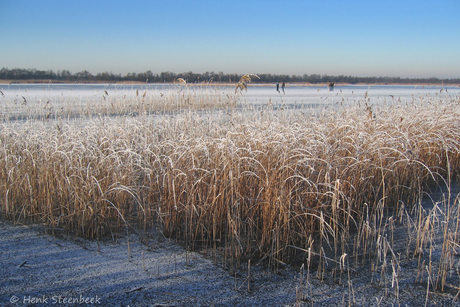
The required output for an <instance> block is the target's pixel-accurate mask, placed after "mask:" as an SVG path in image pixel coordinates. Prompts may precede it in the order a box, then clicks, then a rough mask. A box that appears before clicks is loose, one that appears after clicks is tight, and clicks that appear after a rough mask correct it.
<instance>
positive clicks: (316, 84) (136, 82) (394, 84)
mask: <svg viewBox="0 0 460 307" xmlns="http://www.w3.org/2000/svg"><path fill="white" fill-rule="evenodd" d="M0 84H43V85H46V84H136V85H138V84H174V83H171V82H163V83H156V82H152V83H146V82H139V81H116V82H107V81H90V82H84V81H83V82H82V81H69V80H37V79H26V80H4V79H3V80H2V79H0ZM176 84H178V83H176ZM236 84H237V83H236V82H234V83H228V82H226V83H221V82H200V83H187V84H186V85H188V86H216V87H217V86H235V85H236ZM275 84H276V82H264V83H251V84H248V86H273V85H275ZM178 85H179V84H178ZM286 85H287V86H289V85H294V86H312V87H314V86H320V87H327V86H328V83H305V82H286ZM334 85H335V86H352V85H389V86H396V85H400V86H404V85H408V86H415V85H417V86H443V85H445V86H458V87H460V84H458V83H444V84H439V83H335V84H334Z"/></svg>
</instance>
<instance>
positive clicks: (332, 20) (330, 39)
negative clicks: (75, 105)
mask: <svg viewBox="0 0 460 307" xmlns="http://www.w3.org/2000/svg"><path fill="white" fill-rule="evenodd" d="M459 14H460V0H431V1H427V0H385V1H384V0H382V1H380V0H379V1H371V0H366V1H364V0H344V1H340V0H329V1H319V0H314V1H310V0H303V1H289V0H285V1H282V0H278V1H267V0H264V1H251V0H245V1H240V0H232V1H227V0H212V1H182V0H175V1H174V0H173V1H169V0H168V1H166V0H165V1H153V0H152V1H136V0H130V1H127V0H124V1H120V0H118V1H117V0H113V1H102V0H72V1H71V0H29V1H28V0H0V68H1V67H7V68H10V69H11V68H36V69H40V70H46V69H52V70H54V71H57V70H62V69H67V70H70V71H71V72H72V73H76V72H79V71H82V70H85V69H86V70H88V71H90V72H91V73H97V72H103V71H111V72H113V73H121V74H126V73H128V72H145V71H147V70H151V71H152V72H153V73H160V72H162V71H171V72H176V73H180V72H186V71H193V72H196V73H203V72H206V71H214V72H216V73H217V72H219V71H223V72H225V73H274V74H289V75H291V74H301V75H302V74H305V73H306V74H329V75H341V74H343V75H354V76H401V77H432V76H434V77H438V78H458V77H460V34H459V29H460V15H459Z"/></svg>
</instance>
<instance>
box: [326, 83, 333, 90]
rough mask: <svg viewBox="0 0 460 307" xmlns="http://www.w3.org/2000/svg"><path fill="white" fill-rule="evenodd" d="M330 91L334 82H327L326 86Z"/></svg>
mask: <svg viewBox="0 0 460 307" xmlns="http://www.w3.org/2000/svg"><path fill="white" fill-rule="evenodd" d="M327 87H328V88H329V90H330V91H333V90H334V82H329V85H328V86H327Z"/></svg>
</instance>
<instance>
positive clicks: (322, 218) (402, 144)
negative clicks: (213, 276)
mask: <svg viewBox="0 0 460 307" xmlns="http://www.w3.org/2000/svg"><path fill="white" fill-rule="evenodd" d="M108 95H110V93H109V94H108ZM175 95H176V96H174V99H172V100H171V101H169V102H165V105H169V104H174V103H176V104H178V105H181V107H182V106H185V105H187V104H188V103H189V101H188V100H187V99H188V98H187V97H188V96H187V95H185V94H183V93H181V92H180V91H179V92H178V93H176V94H175ZM222 95H223V96H225V95H226V94H222ZM222 95H221V96H222ZM142 96H143V95H142V94H141V93H139V94H138V95H136V97H135V98H134V100H130V101H120V103H122V104H125V105H126V104H131V106H132V107H133V108H134V109H129V110H128V109H127V110H124V109H123V111H122V112H121V113H122V114H124V116H117V117H113V116H112V117H107V116H98V117H94V115H95V114H93V113H92V112H93V111H92V112H91V114H86V116H89V118H90V120H82V121H81V122H78V124H76V123H75V122H72V121H66V120H65V118H66V116H65V114H64V115H63V116H61V119H60V120H55V121H43V120H34V119H30V120H28V121H26V122H25V123H23V124H21V125H16V124H15V123H14V121H8V120H6V121H5V122H4V124H3V126H2V128H1V131H0V169H1V172H0V182H1V184H0V192H1V193H0V195H2V198H1V200H0V204H1V214H2V216H3V217H6V218H9V219H13V220H15V221H19V220H21V221H30V220H32V221H42V222H45V223H46V224H48V225H49V227H50V228H51V229H55V230H56V229H65V230H66V231H67V232H69V233H72V234H74V235H78V236H84V237H88V238H101V237H103V236H107V235H110V234H114V233H116V232H119V231H125V230H126V229H128V230H129V229H132V228H136V229H144V230H145V231H148V230H149V229H152V228H153V227H159V228H160V229H161V231H162V232H163V233H164V234H165V235H166V236H168V237H171V238H175V239H177V240H178V241H181V242H183V243H184V244H186V245H187V246H188V247H190V248H192V249H193V248H196V247H198V246H200V247H203V248H211V249H213V250H214V252H216V251H217V250H219V249H220V250H222V249H223V250H224V253H225V257H226V259H227V260H228V262H229V263H231V264H232V265H236V264H237V263H238V262H239V261H241V260H244V259H257V260H261V259H267V260H268V263H269V264H270V266H272V267H273V268H274V269H277V267H278V266H279V265H283V264H285V263H288V262H292V261H297V260H299V261H305V259H306V258H307V256H306V255H307V254H308V259H310V255H315V256H317V257H318V262H317V267H318V270H317V271H318V277H321V276H322V274H324V267H325V263H326V262H328V261H329V260H331V261H329V263H336V264H337V265H339V264H340V268H341V269H343V268H345V260H344V259H345V256H344V255H345V254H347V255H349V256H348V258H347V259H353V260H354V261H355V262H356V264H358V263H361V262H371V263H372V264H373V266H375V267H376V268H377V267H381V268H382V270H381V272H382V276H386V271H385V270H384V269H383V268H389V267H391V268H392V272H397V270H398V265H399V264H398V258H397V257H396V255H394V253H393V254H392V249H391V246H392V245H391V241H392V237H391V234H392V229H394V228H392V227H394V225H395V224H397V223H400V224H404V223H406V225H408V226H407V227H408V229H409V230H408V231H409V233H410V235H409V236H408V242H409V246H410V244H413V246H415V248H414V249H415V253H414V254H417V255H418V254H419V253H421V252H422V251H423V250H427V249H429V248H430V247H429V243H430V240H429V235H430V234H433V232H434V231H435V229H434V226H433V225H435V224H433V223H435V222H437V221H439V219H443V220H444V221H445V222H446V223H447V226H446V225H444V226H443V227H445V228H442V229H443V231H445V234H444V239H445V246H444V247H443V255H444V256H443V257H444V258H445V259H444V262H443V263H444V264H443V265H444V266H443V265H440V267H439V270H437V271H436V272H439V274H441V275H439V276H440V277H439V278H438V279H437V282H436V284H434V285H435V286H436V287H438V288H440V287H441V285H442V286H443V285H444V283H443V280H444V281H445V278H444V276H445V274H447V273H446V272H448V271H449V270H451V269H452V267H453V266H454V264H453V261H452V255H453V254H454V253H455V250H458V246H459V243H460V242H459V240H460V238H459V237H458V235H457V233H458V225H459V223H460V222H459V208H458V201H457V200H456V201H452V202H451V201H450V200H449V203H448V204H449V206H448V207H446V209H447V210H446V211H434V212H433V213H432V215H427V214H426V211H423V210H422V209H421V207H420V206H418V207H417V204H419V203H420V200H421V197H422V195H423V191H424V190H425V189H426V188H427V187H428V186H430V185H432V184H440V183H443V182H445V183H449V187H450V185H452V182H454V181H455V180H456V179H457V177H458V171H459V170H460V143H459V140H460V101H459V98H458V97H450V96H443V97H433V98H430V99H427V100H426V101H423V100H417V101H415V100H414V101H413V102H412V103H408V104H406V105H404V106H402V105H380V106H369V105H368V104H367V101H366V97H365V98H361V99H358V100H357V101H356V104H355V106H352V107H347V108H340V107H337V108H336V109H330V110H328V111H327V112H316V113H315V114H314V115H313V114H312V113H311V112H310V110H307V109H297V110H295V111H289V110H274V109H273V108H272V107H271V106H269V105H267V106H266V107H264V108H262V109H255V108H251V107H246V108H245V109H244V110H243V111H236V110H235V109H232V108H231V107H229V108H226V109H224V110H223V109H219V107H220V105H221V104H226V103H227V102H226V101H227V98H226V97H229V96H225V97H221V96H219V95H217V98H210V100H209V101H217V105H218V107H215V106H214V105H209V106H208V107H209V108H211V109H212V112H211V111H209V112H208V111H202V112H197V111H196V110H194V109H188V110H186V111H183V109H182V108H178V109H181V110H182V112H177V113H174V114H169V113H163V114H159V115H158V114H157V115H156V116H149V114H148V113H146V112H137V114H138V115H137V116H132V112H134V110H136V108H137V107H136V106H139V103H140V102H142V101H143V98H142ZM145 96H146V97H148V96H147V95H145ZM144 98H145V97H144ZM215 99H217V100H215ZM230 100H232V101H234V98H232V99H230ZM144 102H145V101H144ZM162 108H163V107H161V108H160V110H161V109H162ZM216 109H217V111H216ZM166 110H167V108H166V107H164V108H163V111H166ZM219 110H221V111H219ZM94 112H99V111H97V110H96V111H94ZM109 113H110V112H108V113H104V114H109ZM118 114H120V112H119V113H118ZM130 114H131V115H130ZM127 115H130V116H127ZM32 118H33V117H32ZM83 119H84V117H83ZM411 208H416V210H415V211H417V210H419V212H418V213H417V214H416V215H415V216H416V218H415V217H414V215H413V214H412V211H411ZM417 208H418V209H417ZM441 212H443V213H441ZM411 214H412V215H411ZM441 215H442V216H441ZM440 227H441V226H440ZM446 227H447V228H446ZM452 227H454V228H452ZM436 229H439V228H436ZM307 251H308V252H307ZM329 252H330V253H329ZM328 253H329V254H328ZM409 253H410V252H409ZM327 254H328V255H327ZM330 255H332V256H330ZM390 260H391V261H392V262H391V264H390ZM309 261H310V260H309ZM342 262H343V265H342ZM350 262H353V261H351V260H350ZM383 264H385V266H383ZM309 267H310V266H309ZM433 274H434V273H433ZM443 274H444V275H443ZM443 278H444V279H443ZM431 280H433V278H431ZM382 282H383V281H382ZM393 282H394V281H393Z"/></svg>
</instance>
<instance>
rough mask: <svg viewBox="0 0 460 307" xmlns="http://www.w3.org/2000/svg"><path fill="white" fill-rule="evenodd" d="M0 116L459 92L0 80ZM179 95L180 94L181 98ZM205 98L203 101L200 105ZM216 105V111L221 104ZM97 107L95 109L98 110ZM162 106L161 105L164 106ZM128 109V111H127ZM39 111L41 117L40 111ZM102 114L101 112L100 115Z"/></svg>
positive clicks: (400, 100) (295, 104) (347, 101)
mask: <svg viewBox="0 0 460 307" xmlns="http://www.w3.org/2000/svg"><path fill="white" fill-rule="evenodd" d="M0 91H1V93H0V114H1V115H2V116H3V117H7V118H10V119H11V118H24V117H25V116H29V115H28V114H32V115H33V116H48V115H46V114H51V115H53V116H57V114H58V113H59V112H60V110H61V112H63V111H62V110H65V111H68V110H72V112H74V113H76V112H77V111H78V112H80V113H79V114H83V113H82V112H83V111H84V112H86V113H85V114H89V112H95V113H96V114H97V113H100V112H101V111H100V110H102V108H105V109H104V110H108V109H110V108H112V109H113V108H115V107H116V105H118V106H117V107H118V108H122V107H120V106H121V105H122V106H127V107H126V108H128V107H133V108H134V107H136V104H137V105H140V104H143V107H144V109H143V110H145V109H146V107H145V106H144V105H153V104H154V103H157V102H158V101H160V100H163V102H162V103H163V104H177V107H178V109H181V107H182V106H181V105H180V104H181V103H183V101H184V100H186V99H188V98H189V97H193V99H194V101H196V100H199V99H201V98H200V97H205V99H207V102H212V101H214V100H216V99H221V100H225V99H228V100H233V101H236V103H237V106H238V107H242V106H245V105H253V106H255V107H256V108H258V107H262V106H265V105H273V106H275V107H277V106H278V107H283V108H284V107H286V108H293V109H296V108H300V107H308V108H317V107H321V106H331V105H342V106H347V105H352V104H355V103H356V102H360V101H361V102H364V101H366V102H367V103H369V104H370V105H376V104H382V103H392V104H405V103H409V102H413V101H416V102H423V101H429V100H430V99H434V98H436V97H439V96H453V97H457V96H459V95H460V87H458V86H440V85H439V86H427V85H425V86H422V85H401V86H397V85H346V86H335V87H334V90H333V91H330V90H329V89H328V88H327V87H325V86H313V85H308V86H302V85H294V84H288V85H287V86H286V88H285V91H284V92H283V91H282V90H281V88H280V92H277V91H276V86H275V84H272V85H251V84H250V85H249V87H248V89H247V91H242V92H240V93H238V94H235V87H234V86H213V85H212V86H211V85H208V84H199V85H197V84H187V85H173V84H52V83H49V84H47V83H43V84H0ZM184 97H185V98H184ZM207 102H206V101H205V102H204V103H203V104H204V105H206V103H207ZM223 105H224V102H221V105H220V106H218V107H216V108H217V109H218V108H220V107H222V106H223ZM98 108H99V109H98ZM165 110H166V109H165ZM128 111H129V110H128ZM40 114H41V115H40ZM104 114H105V113H104Z"/></svg>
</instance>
